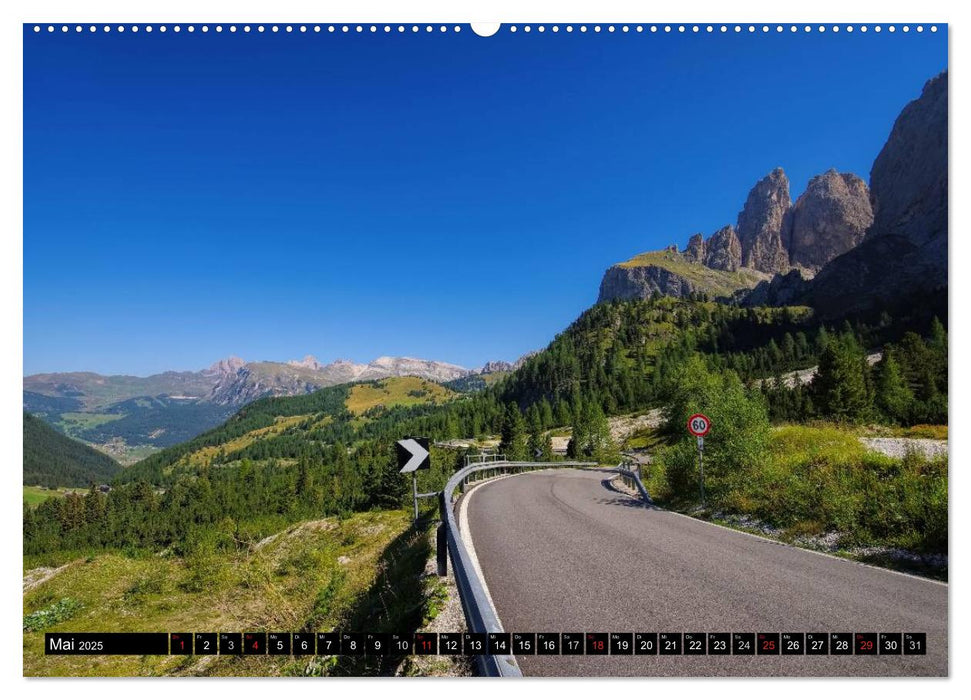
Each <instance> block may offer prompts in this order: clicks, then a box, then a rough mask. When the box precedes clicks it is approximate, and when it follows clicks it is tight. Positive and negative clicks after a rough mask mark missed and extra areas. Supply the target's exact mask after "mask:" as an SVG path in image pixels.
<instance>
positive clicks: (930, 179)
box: [867, 71, 948, 274]
mask: <svg viewBox="0 0 971 700" xmlns="http://www.w3.org/2000/svg"><path fill="white" fill-rule="evenodd" d="M947 87H948V85H947V71H945V72H944V73H942V74H941V75H939V76H937V77H936V78H933V79H931V80H929V81H928V82H927V84H926V85H925V86H924V90H923V92H922V93H921V96H920V97H919V98H918V99H916V100H914V101H913V102H911V103H910V104H908V105H907V106H906V107H905V108H904V109H903V111H902V112H901V113H900V116H899V117H898V118H897V121H896V122H895V123H894V125H893V130H892V131H891V132H890V137H889V138H888V139H887V143H886V145H885V146H884V147H883V150H881V151H880V155H878V156H877V159H876V160H875V161H874V163H873V168H872V169H871V170H870V187H871V200H872V203H873V215H874V218H873V227H872V228H871V229H870V231H869V232H868V234H867V238H876V237H878V236H900V237H901V238H904V239H906V240H907V241H909V242H910V243H912V244H913V245H915V246H917V247H918V248H919V249H921V251H922V255H923V256H924V257H925V258H926V262H927V263H929V264H932V265H933V266H934V267H936V268H937V269H938V270H939V271H940V272H943V273H945V274H946V271H947Z"/></svg>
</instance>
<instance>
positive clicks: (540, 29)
mask: <svg viewBox="0 0 971 700" xmlns="http://www.w3.org/2000/svg"><path fill="white" fill-rule="evenodd" d="M536 31H538V32H541V33H542V32H545V31H546V27H544V26H542V25H540V26H539V27H538V28H537V30H536Z"/></svg>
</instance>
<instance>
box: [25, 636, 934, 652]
mask: <svg viewBox="0 0 971 700" xmlns="http://www.w3.org/2000/svg"><path fill="white" fill-rule="evenodd" d="M44 653H45V654H48V655H115V654H127V655H139V656H144V655H193V654H194V655H199V656H208V655H222V656H240V655H245V656H248V655H261V654H266V655H270V656H337V655H341V656H408V655H419V656H425V655H427V656H433V655H444V656H477V655H506V654H512V655H514V656H523V655H528V656H531V655H539V656H543V655H557V656H559V655H591V656H652V655H658V656H770V655H781V656H903V655H926V654H927V634H926V633H924V632H511V633H510V632H502V633H488V634H478V633H471V632H438V633H434V632H416V633H414V634H386V633H369V632H133V633H100V632H77V633H72V632H48V633H46V634H45V635H44Z"/></svg>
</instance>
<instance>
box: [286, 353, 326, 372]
mask: <svg viewBox="0 0 971 700" xmlns="http://www.w3.org/2000/svg"><path fill="white" fill-rule="evenodd" d="M287 364H288V365H290V366H291V367H302V368H304V369H323V367H324V366H323V365H322V364H320V363H319V362H318V361H317V358H316V357H314V356H313V355H304V358H303V359H302V360H288V361H287Z"/></svg>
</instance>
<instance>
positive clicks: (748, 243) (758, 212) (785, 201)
mask: <svg viewBox="0 0 971 700" xmlns="http://www.w3.org/2000/svg"><path fill="white" fill-rule="evenodd" d="M790 204H791V200H790V199H789V178H787V177H786V174H785V172H783V170H782V168H776V169H775V170H773V171H772V172H771V173H769V174H768V175H766V176H765V177H764V178H762V179H761V180H759V181H758V182H757V183H756V184H755V187H753V188H752V190H751V191H750V192H749V193H748V198H747V199H746V200H745V206H744V207H742V211H740V212H739V213H738V225H737V226H736V233H737V235H738V239H739V242H740V243H741V244H742V265H743V266H745V267H750V268H752V269H754V270H759V271H761V272H785V271H786V270H788V269H789V255H788V254H787V253H786V250H785V248H783V246H782V227H783V222H784V220H785V218H786V213H787V212H788V211H789V206H790Z"/></svg>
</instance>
